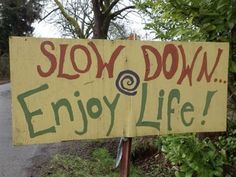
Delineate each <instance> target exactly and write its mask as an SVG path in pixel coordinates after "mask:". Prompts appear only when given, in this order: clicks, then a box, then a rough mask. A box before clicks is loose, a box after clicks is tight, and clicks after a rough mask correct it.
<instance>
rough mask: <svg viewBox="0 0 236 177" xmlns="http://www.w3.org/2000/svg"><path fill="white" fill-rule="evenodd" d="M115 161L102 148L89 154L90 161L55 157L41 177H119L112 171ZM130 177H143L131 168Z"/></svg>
mask: <svg viewBox="0 0 236 177" xmlns="http://www.w3.org/2000/svg"><path fill="white" fill-rule="evenodd" d="M114 165H115V160H114V159H113V158H112V157H111V155H110V154H109V152H108V151H107V150H106V149H104V148H99V149H97V150H95V151H94V152H93V153H92V154H91V159H83V158H80V157H79V156H75V155H56V156H54V158H53V159H52V160H51V161H50V163H49V164H48V166H47V167H46V168H44V171H42V172H41V174H40V176H42V177H94V176H95V177H119V171H118V169H114ZM130 173H131V174H130V176H131V177H139V176H144V175H143V173H142V171H140V170H138V169H137V168H135V167H133V166H132V167H131V172H130Z"/></svg>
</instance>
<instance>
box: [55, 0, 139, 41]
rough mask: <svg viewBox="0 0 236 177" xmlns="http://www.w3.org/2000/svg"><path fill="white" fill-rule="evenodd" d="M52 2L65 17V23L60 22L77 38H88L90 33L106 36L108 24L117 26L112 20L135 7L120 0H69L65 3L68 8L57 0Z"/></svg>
mask: <svg viewBox="0 0 236 177" xmlns="http://www.w3.org/2000/svg"><path fill="white" fill-rule="evenodd" d="M54 2H55V3H56V5H57V7H58V9H59V10H60V12H61V14H62V15H63V17H64V19H66V23H65V21H64V22H63V23H61V24H64V27H63V28H64V29H66V31H68V30H69V31H70V32H72V34H73V36H74V37H75V36H76V37H78V38H88V37H90V35H91V34H92V38H94V39H97V38H100V39H106V38H108V33H109V28H110V26H111V25H113V29H114V28H116V27H117V23H114V21H115V20H116V19H117V18H123V16H122V13H123V12H126V13H129V12H130V11H129V10H131V9H134V8H135V6H133V5H126V4H123V3H122V0H91V1H89V2H88V1H83V0H79V1H73V0H71V1H67V3H66V4H67V5H69V7H68V8H67V7H66V5H63V4H62V3H61V2H60V1H59V0H54ZM71 5H73V6H71ZM75 7H76V8H75ZM81 12H82V13H81ZM65 24H67V25H66V26H65ZM68 24H69V25H68ZM117 29H118V28H117ZM120 29H121V28H120Z"/></svg>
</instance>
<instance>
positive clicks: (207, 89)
mask: <svg viewBox="0 0 236 177" xmlns="http://www.w3.org/2000/svg"><path fill="white" fill-rule="evenodd" d="M228 53H229V46H228V43H206V42H199V43H198V42H191V43H190V42H154V41H153V42H151V41H127V40H123V41H122V40H120V41H108V40H77V39H37V38H28V37H27V38H19V37H12V38H11V39H10V60H11V81H12V109H13V110H12V113H13V114H12V117H13V141H14V144H15V145H20V144H35V143H50V142H59V141H63V140H76V139H97V138H110V137H123V136H125V137H134V136H144V135H158V134H169V133H184V132H212V131H225V129H226V101H227V98H226V96H227V68H228Z"/></svg>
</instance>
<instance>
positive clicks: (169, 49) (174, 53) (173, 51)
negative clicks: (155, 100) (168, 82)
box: [163, 44, 179, 79]
mask: <svg viewBox="0 0 236 177" xmlns="http://www.w3.org/2000/svg"><path fill="white" fill-rule="evenodd" d="M169 54H170V55H171V59H172V61H171V67H170V69H169V71H167V69H166V60H167V57H168V55H169ZM178 63H179V56H178V50H177V48H176V47H175V45H173V44H167V45H166V46H165V48H164V52H163V73H164V75H165V77H166V79H171V78H172V77H173V76H174V74H175V73H176V71H177V68H178Z"/></svg>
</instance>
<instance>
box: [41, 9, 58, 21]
mask: <svg viewBox="0 0 236 177" xmlns="http://www.w3.org/2000/svg"><path fill="white" fill-rule="evenodd" d="M57 10H59V7H58V8H55V9H53V10H52V11H51V12H49V13H48V14H47V15H45V16H44V17H43V18H41V19H40V21H39V22H41V21H43V20H45V19H46V18H47V17H48V16H49V15H51V14H52V13H53V12H55V11H57Z"/></svg>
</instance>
